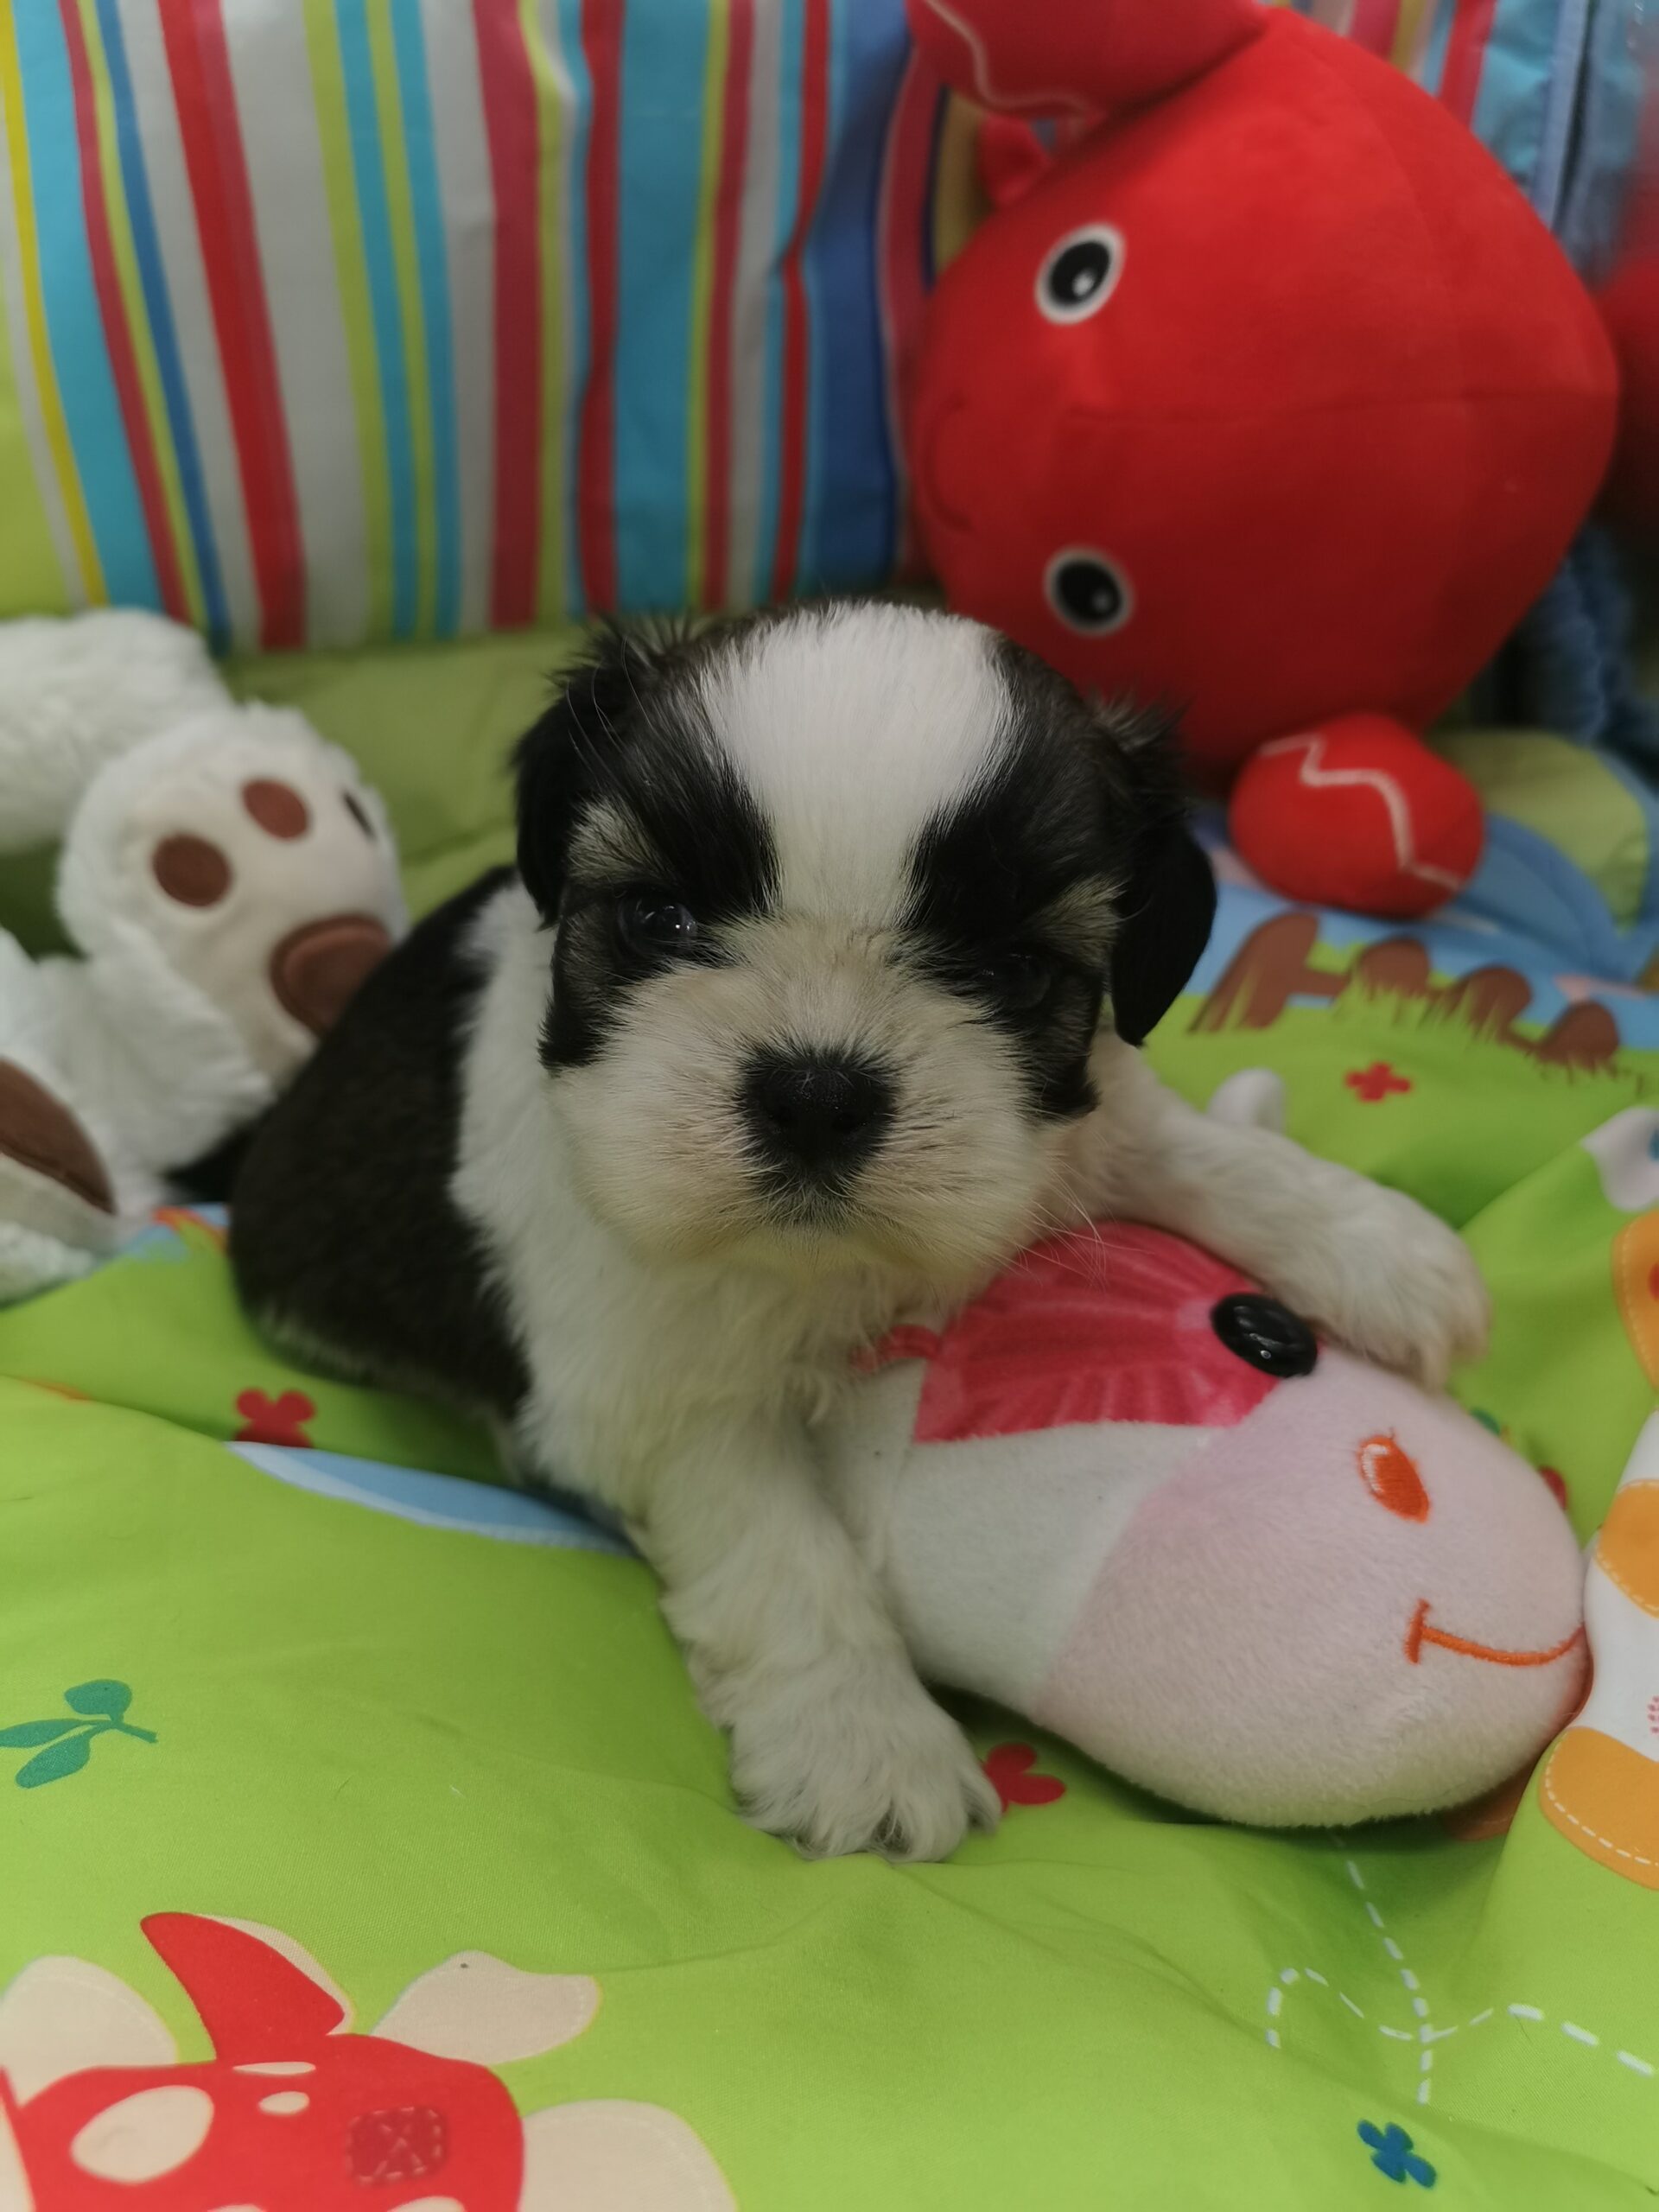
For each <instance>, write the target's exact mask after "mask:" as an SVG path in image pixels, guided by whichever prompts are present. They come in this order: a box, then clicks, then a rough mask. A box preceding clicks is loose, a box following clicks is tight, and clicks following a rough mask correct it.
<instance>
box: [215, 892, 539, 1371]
mask: <svg viewBox="0 0 1659 2212" xmlns="http://www.w3.org/2000/svg"><path fill="white" fill-rule="evenodd" d="M506 880H507V871H506V870H505V869H497V870H496V871H495V872H494V874H490V875H486V876H485V877H483V878H482V879H481V880H480V881H479V882H477V883H475V884H474V885H473V886H472V887H471V888H470V889H469V890H467V891H464V892H462V893H461V896H460V897H459V898H457V899H451V901H450V902H449V904H448V906H442V907H440V908H439V909H438V911H437V912H435V914H431V915H429V916H428V918H427V919H426V920H425V921H423V922H422V923H421V924H420V925H419V926H418V927H417V928H416V929H415V930H414V931H411V933H410V936H409V937H408V938H406V939H405V941H404V943H403V944H401V945H399V946H398V948H397V950H396V951H395V952H394V953H393V954H392V955H391V957H390V958H389V959H388V960H386V961H385V963H384V964H383V965H382V966H381V967H379V968H378V969H376V970H375V972H374V974H373V975H372V976H370V978H369V980H368V981H367V982H366V983H365V985H364V986H363V988H362V989H361V991H360V992H359V994H358V995H357V997H356V998H355V999H354V1001H353V1004H352V1007H351V1011H350V1013H349V1014H348V1015H347V1016H346V1020H343V1021H342V1022H341V1023H340V1026H339V1027H338V1028H336V1029H334V1030H332V1031H330V1033H329V1034H328V1035H327V1037H326V1038H325V1039H323V1041H322V1043H321V1046H319V1047H318V1049H317V1052H316V1053H315V1057H314V1058H312V1059H311V1060H310V1061H308V1063H307V1065H306V1066H305V1067H304V1069H303V1070H302V1071H301V1074H300V1076H299V1077H298V1079H297V1081H296V1083H295V1084H294V1087H293V1089H292V1090H290V1091H289V1093H288V1095H287V1096H286V1097H285V1098H284V1099H283V1101H282V1102H281V1103H280V1104H279V1105H278V1106H277V1109H276V1110H275V1112H274V1113H273V1114H272V1115H271V1116H270V1119H269V1120H268V1121H267V1122H265V1124H264V1127H263V1128H261V1129H260V1131H259V1133H258V1135H257V1136H256V1138H255V1140H254V1141H253V1144H252V1146H251V1148H250V1150H249V1153H248V1156H247V1158H246V1160H245V1161H244V1162H243V1165H242V1169H241V1173H240V1174H239V1176H238V1179H237V1183H236V1187H235V1192H234V1200H233V1205H232V1213H231V1261H232V1266H233V1267H234V1268H235V1270H236V1278H237V1283H238V1288H239V1289H240V1291H241V1294H242V1296H243V1299H244V1300H245V1303H246V1305H247V1306H248V1308H249V1310H250V1312H251V1313H252V1314H253V1316H254V1318H255V1319H256V1320H257V1321H259V1322H260V1323H262V1324H263V1325H264V1326H265V1327H266V1328H267V1329H268V1330H269V1332H270V1334H271V1335H272V1336H273V1337H274V1338H277V1341H278V1342H281V1341H282V1339H283V1334H284V1329H285V1326H286V1327H288V1328H291V1329H293V1330H295V1331H296V1332H298V1334H299V1338H300V1341H299V1344H298V1346H297V1349H298V1350H299V1351H301V1353H302V1357H308V1358H314V1357H320V1356H328V1355H332V1363H334V1364H336V1365H337V1366H338V1367H339V1368H340V1371H341V1372H343V1373H345V1374H347V1375H353V1376H355V1375H364V1376H372V1377H373V1378H374V1379H376V1380H377V1381H404V1382H408V1383H418V1385H419V1386H420V1387H422V1388H423V1389H429V1390H437V1391H439V1392H441V1393H442V1395H447V1396H449V1397H452V1398H454V1399H455V1400H456V1401H457V1402H460V1403H462V1404H467V1405H471V1406H474V1407H480V1408H482V1409H484V1410H486V1411H490V1412H493V1413H497V1414H507V1413H510V1412H511V1411H512V1408H514V1407H515V1406H516V1405H517V1404H518V1401H519V1400H520V1398H522V1396H523V1395H524V1388H525V1377H524V1365H523V1363H522V1361H521V1359H520V1357H519V1354H518V1348H517V1346H516V1345H515V1344H514V1343H513V1342H512V1338H511V1336H510V1334H509V1332H508V1331H507V1328H506V1326H505V1320H504V1319H503V1315H502V1311H501V1306H500V1303H499V1300H498V1297H497V1295H496V1293H495V1290H494V1287H493V1284H492V1283H491V1281H489V1278H488V1276H487V1274H486V1270H485V1268H484V1265H483V1260H482V1255H481V1254H480V1250H479V1248H478V1243H477V1240H476V1238H475V1236H474V1233H473V1230H472V1229H471V1227H470V1226H469V1225H468V1224H467V1222H466V1221H464V1220H463V1218H462V1217H461V1215H460V1213H458V1212H457V1211H456V1210H455V1207H454V1204H453V1203H452V1201H451V1199H450V1197H449V1180H450V1177H451V1175H452V1174H453V1173H454V1166H455V1152H456V1142H457V1136H458V1128H459V1120H460V1112H461V1056H462V1043H463V1028H464V1025H465V1022H466V1020H467V1014H468V1013H469V1011H470V1008H471V1007H472V1004H473V1001H474V999H475V998H476V996H477V994H478V991H479V989H480V986H481V983H482V981H483V978H482V977H481V976H480V975H478V974H477V973H476V972H475V971H474V966H473V963H471V962H469V961H468V960H467V957H466V956H465V951H464V945H463V941H464V938H465V936H466V933H467V930H468V929H469V928H470V926H471V925H472V923H473V921H474V918H475V917H476V916H477V914H478V912H479V910H480V908H481V907H482V906H483V905H484V904H485V902H486V899H488V898H489V897H490V896H491V894H492V893H493V892H496V891H498V890H499V888H500V887H501V885H502V884H503V883H504V882H505V881H506Z"/></svg>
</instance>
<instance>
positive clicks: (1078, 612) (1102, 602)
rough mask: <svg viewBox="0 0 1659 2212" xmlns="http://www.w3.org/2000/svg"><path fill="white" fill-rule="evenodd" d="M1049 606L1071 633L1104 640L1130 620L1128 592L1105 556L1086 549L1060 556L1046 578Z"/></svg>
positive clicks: (1073, 547)
mask: <svg viewBox="0 0 1659 2212" xmlns="http://www.w3.org/2000/svg"><path fill="white" fill-rule="evenodd" d="M1043 586H1044V589H1045V590H1046V593H1047V595H1048V603H1049V605H1050V606H1051V607H1052V608H1053V610H1054V612H1055V613H1056V614H1058V616H1059V618H1060V620H1061V621H1062V622H1064V623H1065V626H1066V628H1067V629H1068V630H1081V631H1082V632H1084V635H1085V636H1087V637H1096V638H1097V637H1103V636H1104V635H1105V634H1106V632H1108V631H1110V630H1116V629H1120V628H1121V627H1122V625H1123V624H1124V623H1125V622H1126V621H1127V620H1128V616H1129V605H1130V602H1129V588H1128V584H1127V583H1125V582H1124V581H1123V577H1122V574H1121V572H1120V571H1119V570H1118V569H1115V568H1114V567H1113V566H1112V564H1111V563H1110V562H1109V560H1107V558H1106V557H1105V556H1104V555H1103V554H1102V553H1096V551H1094V550H1093V549H1092V548H1091V547H1090V546H1086V545H1079V546H1070V547H1068V548H1067V549H1066V550H1065V552H1064V553H1057V554H1056V555H1055V556H1054V558H1053V559H1052V561H1051V562H1050V563H1049V564H1048V568H1047V570H1046V574H1045V575H1044V577H1043Z"/></svg>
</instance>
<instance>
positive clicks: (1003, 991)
mask: <svg viewBox="0 0 1659 2212" xmlns="http://www.w3.org/2000/svg"><path fill="white" fill-rule="evenodd" d="M976 982H978V984H979V985H980V988H982V990H984V991H986V992H988V994H989V995H990V996H991V997H992V998H994V999H995V1001H996V1002H997V1004H998V1006H1000V1007H1003V1008H1004V1009H1005V1010H1006V1011H1007V1013H1009V1014H1034V1013H1035V1012H1036V1011H1037V1009H1038V1007H1039V1006H1041V1005H1042V1003H1043V1001H1044V1000H1045V999H1046V997H1047V996H1048V995H1049V993H1050V992H1051V991H1052V989H1053V988H1054V970H1053V968H1052V965H1051V963H1049V962H1048V961H1046V960H1045V959H1044V958H1043V957H1042V956H1041V954H1040V953H1036V952H1005V953H1004V954H1003V955H1002V956H1001V958H1000V959H998V960H992V961H988V962H987V963H986V964H985V966H984V967H983V968H982V969H980V970H979V973H978V975H977V976H976Z"/></svg>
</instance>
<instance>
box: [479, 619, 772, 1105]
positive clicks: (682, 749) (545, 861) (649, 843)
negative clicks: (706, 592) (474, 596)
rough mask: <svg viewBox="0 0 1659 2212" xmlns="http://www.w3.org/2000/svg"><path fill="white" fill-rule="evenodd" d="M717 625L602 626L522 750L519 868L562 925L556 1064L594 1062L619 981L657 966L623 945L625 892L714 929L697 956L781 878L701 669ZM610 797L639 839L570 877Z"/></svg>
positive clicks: (547, 1055)
mask: <svg viewBox="0 0 1659 2212" xmlns="http://www.w3.org/2000/svg"><path fill="white" fill-rule="evenodd" d="M710 634H711V633H710V632H704V633H703V634H702V638H701V639H696V641H695V642H694V639H693V636H692V633H691V632H689V631H684V630H675V629H669V628H658V630H656V631H643V632H639V631H636V632H625V631H622V630H619V629H615V628H610V629H607V630H605V631H602V632H601V633H600V635H599V637H598V639H597V640H596V642H595V644H594V647H593V649H592V651H591V652H589V653H588V656H587V657H586V658H584V659H582V661H580V662H578V663H577V664H576V665H575V668H574V669H573V670H572V671H570V672H569V674H568V675H567V677H566V678H565V684H564V689H563V691H562V692H561V694H560V696H559V697H558V698H557V699H556V700H555V701H554V702H553V704H552V705H551V706H550V708H549V709H548V710H547V712H546V713H545V714H544V715H543V716H542V718H541V720H540V721H538V722H537V724H536V725H535V727H534V728H532V729H531V731H530V733H529V734H528V735H527V736H526V737H525V738H524V740H523V741H522V742H521V743H520V745H519V747H518V756H517V761H518V867H519V873H520V874H521V875H522V876H523V878H524V883H525V886H526V887H527V888H528V890H529V892H530V894H531V897H532V898H533V899H535V901H536V904H537V907H538V909H539V910H540V912H541V913H542V916H543V919H544V920H546V921H548V922H549V923H551V922H554V921H560V922H562V923H563V927H562V928H561V930H560V932H559V944H558V950H557V954H556V960H555V966H554V978H555V989H554V993H553V999H552V1004H551V1006H550V1008H549V1012H548V1019H547V1024H546V1027H545V1029H544V1031H543V1037H542V1059H543V1065H546V1066H547V1067H549V1068H552V1069H556V1068H561V1067H574V1066H579V1065H582V1064H583V1063H584V1062H586V1061H588V1060H591V1059H592V1058H594V1055H595V1054H596V1053H597V1052H598V1051H599V1050H600V1048H601V1046H602V1045H603V1043H604V1040H605V1038H606V1036H607V1033H608V1032H609V1030H610V1029H611V1027H613V1024H614V1022H615V1021H616V1020H617V1018H618V1016H619V1014H620V1009H621V1004H622V1000H623V995H624V994H625V992H626V988H627V986H628V984H629V983H631V982H638V981H639V979H640V977H641V976H644V975H646V974H649V973H651V972H652V968H651V964H650V963H647V962H642V961H640V960H639V958H638V957H626V956H625V954H624V953H623V951H622V950H621V948H620V946H619V944H618V943H617V939H616V935H615V931H614V929H613V914H614V911H615V906H616V902H617V900H618V899H620V898H621V897H623V896H625V895H626V894H627V893H630V892H640V891H654V892H660V893H665V894H668V895H670V896H671V897H672V898H674V899H678V900H681V901H683V903H684V904H685V905H686V906H688V907H689V908H690V910H691V912H693V913H694V914H695V915H696V917H697V919H698V921H699V922H700V923H702V925H704V926H705V929H706V930H707V931H709V932H710V934H709V935H708V936H706V937H705V938H704V940H703V943H702V950H701V952H700V954H699V956H698V957H704V958H709V957H717V952H718V936H717V932H718V930H719V928H720V925H721V924H722V923H729V922H732V921H734V920H736V919H738V918H740V917H741V916H743V915H745V914H752V913H758V912H761V911H763V910H764V908H765V907H766V904H767V902H768V901H769V900H770V899H771V898H772V893H773V892H774V890H775V888H776V880H777V862H776V857H775V855H774V854H773V851H772V840H771V837H770V836H769V835H768V832H767V829H766V823H764V822H763V821H762V820H761V817H760V811H759V810H758V809H757V808H756V806H755V804H754V801H753V798H751V797H750V795H749V793H748V792H747V791H745V790H744V788H743V786H742V785H741V783H740V782H739V780H738V779H737V776H736V774H735V773H734V771H733V769H732V767H731V766H730V764H729V763H728V761H727V760H725V759H724V758H723V756H722V755H721V753H720V750H719V748H718V747H717V746H716V744H715V739H714V734H713V732H712V731H711V730H710V729H709V725H708V717H707V715H706V713H705V710H704V708H703V703H702V697H701V696H700V694H699V692H698V690H697V687H696V682H695V680H694V676H693V671H694V669H695V667H696V663H697V660H698V659H699V658H701V657H702V653H704V652H706V651H707V646H708V641H709V636H710ZM712 634H718V632H715V633H712ZM599 804H608V805H609V806H610V807H611V808H612V809H613V810H614V813H615V815H616V817H618V818H619V820H620V821H622V822H625V823H626V825H627V828H628V830H629V833H630V841H631V842H634V841H637V842H638V844H639V847H640V848H641V849H640V850H639V853H638V855H637V856H631V857H630V858H629V859H627V860H626V861H623V860H621V859H620V858H619V859H610V858H605V859H601V860H600V861H596V862H595V863H594V864H591V865H590V866H589V867H588V868H587V869H586V870H583V869H582V868H576V869H575V872H574V873H573V841H574V840H575V832H576V829H577V825H578V823H580V822H581V820H582V817H583V815H584V814H586V813H588V812H590V811H591V810H593V809H594V807H595V806H596V805H599Z"/></svg>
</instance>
